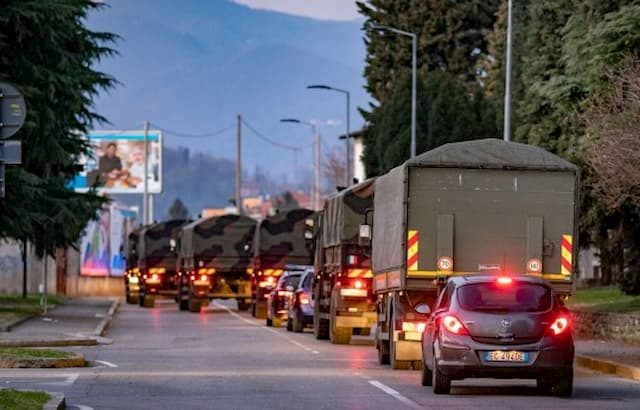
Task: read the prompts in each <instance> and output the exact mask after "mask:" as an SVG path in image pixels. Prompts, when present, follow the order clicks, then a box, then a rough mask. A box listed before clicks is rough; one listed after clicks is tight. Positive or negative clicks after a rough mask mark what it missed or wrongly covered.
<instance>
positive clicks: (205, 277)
mask: <svg viewBox="0 0 640 410" xmlns="http://www.w3.org/2000/svg"><path fill="white" fill-rule="evenodd" d="M200 280H201V281H203V282H208V281H209V277H208V276H207V275H201V276H200Z"/></svg>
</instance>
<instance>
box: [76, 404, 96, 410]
mask: <svg viewBox="0 0 640 410" xmlns="http://www.w3.org/2000/svg"><path fill="white" fill-rule="evenodd" d="M71 407H75V408H77V409H78V410H93V407H89V406H84V405H82V404H74V405H72V406H71Z"/></svg>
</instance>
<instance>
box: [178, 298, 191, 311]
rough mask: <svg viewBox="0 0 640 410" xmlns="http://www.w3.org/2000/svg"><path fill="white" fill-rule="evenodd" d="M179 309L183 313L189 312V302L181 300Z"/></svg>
mask: <svg viewBox="0 0 640 410" xmlns="http://www.w3.org/2000/svg"><path fill="white" fill-rule="evenodd" d="M179 308H180V310H182V311H186V310H189V301H188V300H183V299H180V303H179Z"/></svg>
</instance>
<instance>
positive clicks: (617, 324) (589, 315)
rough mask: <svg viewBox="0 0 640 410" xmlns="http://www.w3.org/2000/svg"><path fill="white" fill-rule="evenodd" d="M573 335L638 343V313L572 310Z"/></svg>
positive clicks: (639, 333)
mask: <svg viewBox="0 0 640 410" xmlns="http://www.w3.org/2000/svg"><path fill="white" fill-rule="evenodd" d="M572 313H573V323H574V335H575V336H577V337H583V338H589V339H602V340H617V341H622V342H629V343H634V344H640V314H623V313H602V312H585V311H573V312H572Z"/></svg>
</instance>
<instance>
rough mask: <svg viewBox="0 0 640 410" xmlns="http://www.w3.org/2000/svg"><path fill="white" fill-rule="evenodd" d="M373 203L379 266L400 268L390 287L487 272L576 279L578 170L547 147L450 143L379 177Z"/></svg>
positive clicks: (375, 256)
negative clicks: (547, 149)
mask: <svg viewBox="0 0 640 410" xmlns="http://www.w3.org/2000/svg"><path fill="white" fill-rule="evenodd" d="M374 202H375V212H374V226H373V232H374V233H373V244H372V246H373V249H372V253H373V270H374V273H380V272H392V273H390V274H389V275H387V278H386V286H387V287H404V286H406V285H408V284H410V283H409V282H411V280H412V279H416V280H415V281H414V283H418V282H419V281H418V280H417V279H429V281H431V282H432V279H433V278H434V277H438V276H448V275H450V274H467V273H476V272H481V271H483V270H487V271H496V270H499V271H503V272H506V273H514V274H519V273H539V274H541V275H542V276H543V277H545V278H546V279H549V280H552V281H559V282H563V283H568V284H570V283H571V277H572V276H571V273H572V270H573V267H574V266H575V263H574V261H575V256H576V248H577V245H576V244H574V243H573V238H574V237H575V236H576V232H577V229H576V226H577V204H578V168H577V167H576V166H574V165H573V164H571V163H569V162H567V161H565V160H563V159H562V158H560V157H558V156H555V155H553V154H551V153H549V152H547V151H545V150H543V149H541V148H538V147H534V146H530V145H525V144H519V143H513V142H505V141H502V140H496V139H487V140H475V141H468V142H461V143H453V144H447V145H443V146H442V147H439V148H436V149H434V150H432V151H429V152H426V153H424V154H421V155H419V156H417V157H415V158H412V159H410V160H408V161H407V162H405V163H404V164H403V165H401V166H399V167H397V168H394V169H393V170H391V171H390V172H389V173H388V174H386V175H384V176H382V177H379V178H378V179H377V180H376V195H375V200H374ZM381 283H382V282H376V288H380V287H381V286H380V284H381ZM565 290H566V289H565Z"/></svg>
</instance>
